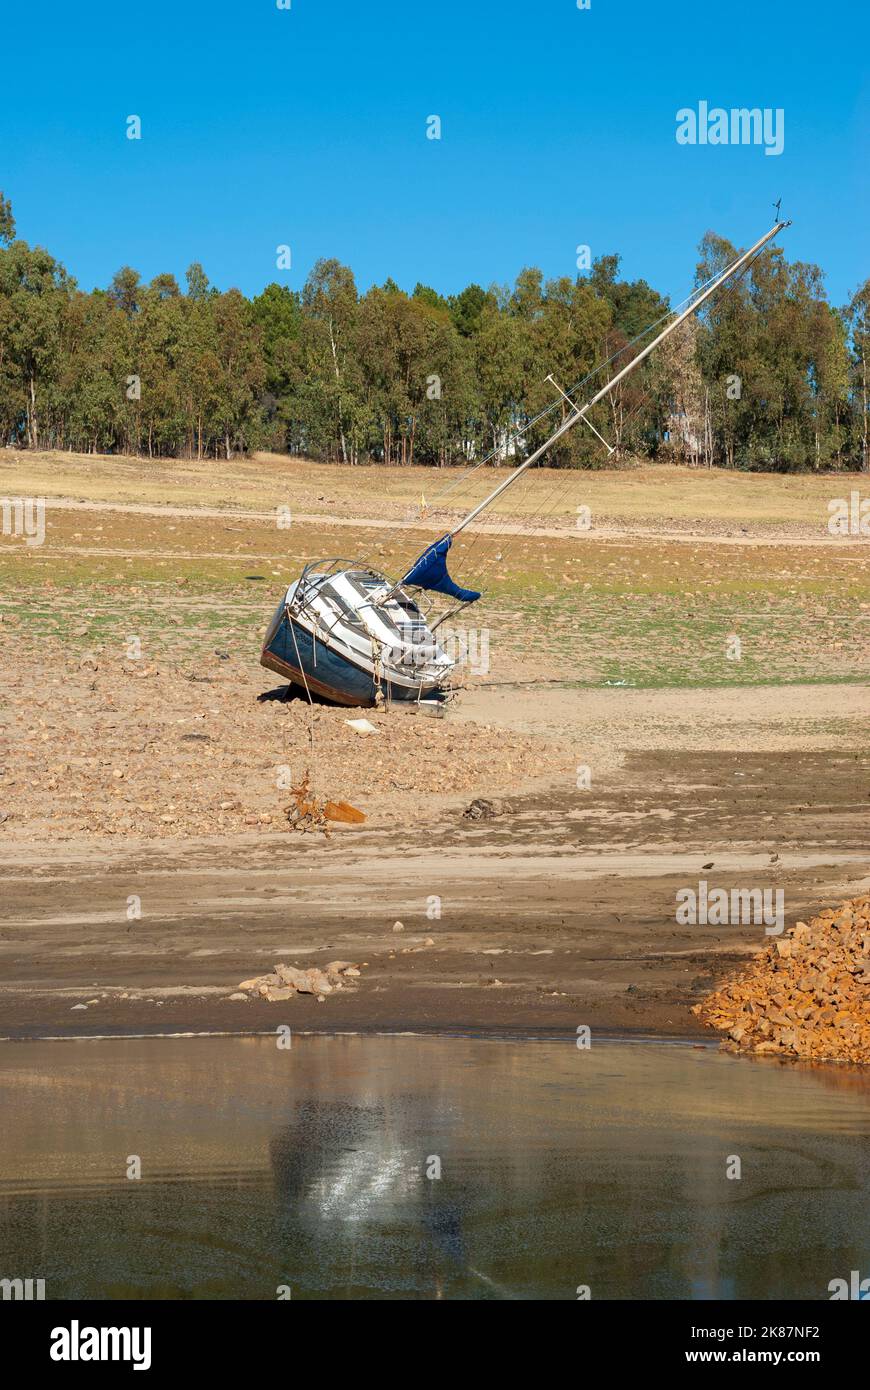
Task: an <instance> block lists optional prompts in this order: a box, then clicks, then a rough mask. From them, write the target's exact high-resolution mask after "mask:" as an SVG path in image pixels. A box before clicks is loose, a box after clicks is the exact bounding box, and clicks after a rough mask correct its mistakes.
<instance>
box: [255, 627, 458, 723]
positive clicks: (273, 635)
mask: <svg viewBox="0 0 870 1390" xmlns="http://www.w3.org/2000/svg"><path fill="white" fill-rule="evenodd" d="M260 663H261V665H263V666H266V667H268V669H269V670H270V671H276V672H277V673H278V674H279V675H281V676H286V678H287V679H288V680H291V681H293V682H294V683H295V684H296V685H300V686H303V687H305V686H306V685H307V688H308V689H309V690H310V691H311V692H312V693H313V694H315V695H320V696H322V698H323V699H326V700H332V701H334V702H335V703H336V704H339V705H366V706H370V705H374V704H375V703H376V700H375V696H376V694H377V692H378V690H380V691H381V693H382V694H383V695H384V697H385V698H386V699H388V700H412V701H414V700H419V699H420V698H421V689H420V686H419V685H414V686H404V685H396V684H395V682H393V681H389V680H387V678H386V677H382V678H381V683H380V686H377V685H376V684H375V680H374V677H373V676H372V675H371V673H370V672H368V671H366V670H364V669H363V668H362V667H360V666H357V665H356V664H355V663H354V662H352V661H348V660H347V658H346V657H344V656H342V655H341V653H340V652H336V651H334V650H333V649H332V648H330V647H327V646H326V645H325V643H324V642H323V641H317V639H316V638H315V637H313V636H312V634H311V633H310V632H309V631H308V630H307V628H304V627H303V626H302V624H301V623H297V622H294V621H293V619H292V618H290V617H289V616H288V614H287V611H286V609H285V610H284V611H283V615H282V616H281V618H280V619H279V621H278V622H277V624H276V623H273V624H272V626H271V627H270V629H269V632H268V633H267V635H266V642H265V645H264V647H263V651H262V655H261V656H260ZM438 694H439V692H438V691H432V692H426V693H425V698H433V697H434V698H437V697H438Z"/></svg>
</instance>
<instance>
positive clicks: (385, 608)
mask: <svg viewBox="0 0 870 1390" xmlns="http://www.w3.org/2000/svg"><path fill="white" fill-rule="evenodd" d="M790 225H791V224H790V222H787V221H780V220H777V222H776V223H775V224H774V226H773V227H771V229H770V230H769V231H768V232H766V233H765V235H764V236H763V237H761V238H760V239H759V240H758V241H757V242H756V243H755V245H754V246H751V247H750V248H749V250H748V251H745V252H744V253H743V254H742V255H741V256H738V257H737V258H736V259H735V260H734V261H733V262H732V263H731V264H730V265H729V266H727V267H726V269H725V270H724V271H722V272H721V274H719V275H717V276H716V277H714V278H713V279H712V280H711V281H710V282H708V283H707V285H706V286H705V287H703V288H702V289H701V290H700V291H699V292H698V293H697V294H696V295H695V296H694V297H693V298H692V299H691V302H690V303H689V305H688V307H687V308H685V309H684V310H682V312H680V313H675V314H674V315H673V317H671V320H670V322H669V323H668V324H667V325H666V327H665V328H664V329H663V330H662V331H661V332H660V333H659V334H658V335H657V336H656V337H655V338H654V339H653V340H652V342H650V343H648V344H647V346H646V347H644V348H642V349H641V350H640V351H639V352H638V353H637V354H636V355H635V356H634V357H633V358H632V359H631V360H630V361H629V362H628V363H626V365H625V366H624V367H622V368H621V369H620V370H619V371H618V372H616V374H615V375H614V376H612V377H611V378H610V380H609V381H607V382H606V383H605V384H604V386H602V387H601V389H600V390H598V391H596V392H595V394H594V395H593V396H591V398H590V399H589V400H588V401H586V402H585V404H583V405H577V403H576V401H574V400H573V399H572V398H571V397H570V396H569V395H567V394H566V393H565V392H563V391H562V390H561V388H560V387H558V386H556V383H555V382H554V383H553V384H554V386H556V389H557V390H559V392H560V395H561V396H562V397H563V398H564V400H566V401H567V402H568V405H569V407H570V413H569V414H568V415H567V416H566V417H565V418H564V419H563V420H562V422H561V424H560V425H559V426H558V428H557V429H555V430H554V431H553V433H552V434H551V435H550V436H549V438H548V439H546V440H545V441H544V443H543V444H541V445H540V447H539V448H537V449H535V450H534V452H533V453H532V454H530V455H529V457H528V458H526V459H524V460H523V461H522V463H520V464H518V465H517V467H516V468H514V469H513V470H512V471H511V472H510V473H509V474H508V475H507V477H506V478H505V479H504V480H503V481H502V482H501V483H500V484H499V485H498V487H496V488H494V489H493V491H492V492H491V493H489V495H488V496H487V497H485V498H484V499H483V501H482V502H478V504H477V505H476V506H475V507H473V508H472V510H471V511H470V512H469V513H468V514H467V516H464V517H463V518H462V519H461V520H460V521H459V522H458V523H457V524H456V525H455V526H453V527H452V529H451V530H449V531H447V532H445V534H444V535H443V536H440V537H439V538H438V539H437V540H435V541H434V542H432V544H431V545H429V546H428V547H427V548H426V549H425V550H424V551H423V553H422V554H421V555H419V556H418V557H417V559H416V560H415V561H414V563H413V564H412V565H411V567H410V568H409V569H408V570H406V572H405V573H404V574H403V575H402V577H401V578H400V579H399V580H398V581H392V580H390V579H389V578H388V577H387V576H386V575H385V574H382V573H381V572H380V571H379V570H376V569H372V568H371V567H370V566H369V565H368V564H366V563H365V562H363V561H349V560H346V559H341V558H338V557H336V558H332V559H326V560H316V561H313V562H312V563H310V564H308V565H306V566H305V568H304V569H303V571H302V573H301V575H300V576H299V578H298V579H297V580H295V581H294V582H293V583H292V584H291V585H290V587H289V588H288V589H287V591H286V593H285V594H284V595H283V596H282V598H281V601H280V603H279V604H278V607H277V608H276V610H275V613H274V616H273V618H272V621H271V622H270V624H269V627H268V630H267V632H266V638H265V641H264V643H263V650H262V653H261V656H260V662H261V664H262V665H263V666H265V667H267V668H268V669H269V670H271V671H275V672H277V673H278V674H279V675H281V676H284V677H286V678H287V679H288V680H290V681H291V682H293V683H294V684H296V685H298V686H301V687H302V688H303V689H304V690H305V692H306V694H307V695H308V698H309V699H311V698H312V697H313V696H314V695H316V696H318V697H320V698H322V699H325V700H328V701H331V702H333V703H335V704H339V705H360V706H372V705H379V704H381V703H382V702H389V701H391V700H402V701H408V700H410V701H415V702H417V703H421V702H424V701H425V702H426V703H437V702H439V701H443V699H444V698H445V697H446V695H447V693H448V691H449V688H450V680H451V675H452V672H453V668H454V665H455V661H454V658H453V657H452V656H450V655H448V653H447V652H446V651H445V650H444V649H443V648H442V647H441V646H440V645H439V642H438V638H437V635H436V634H437V629H438V627H439V626H440V624H441V623H442V622H443V621H444V619H445V618H446V617H447V616H448V614H447V613H445V614H444V615H442V616H441V617H440V618H438V619H437V620H436V621H434V622H432V623H431V626H430V623H429V621H428V617H427V615H426V614H424V611H423V608H424V602H423V596H424V595H425V594H427V593H437V594H442V595H446V596H447V597H448V598H449V599H452V600H454V601H455V602H456V604H457V605H458V608H463V607H464V606H465V605H466V604H470V603H476V602H477V600H478V599H479V598H480V597H481V594H480V593H479V592H478V591H477V590H475V589H466V588H463V587H462V586H461V585H460V584H457V583H456V582H455V581H454V580H453V579H452V578H451V576H450V575H449V573H448V571H447V552H448V551H449V549H450V547H451V545H452V544H453V541H454V540H455V538H456V537H457V536H458V535H459V534H460V532H461V531H464V530H465V528H466V527H467V526H469V525H470V524H471V523H472V522H473V521H475V520H476V518H477V517H478V516H480V515H481V513H482V512H484V511H485V510H486V509H487V508H488V507H489V506H491V505H492V503H493V502H495V501H496V499H497V498H499V497H501V496H502V494H503V493H505V492H507V490H508V488H510V487H512V486H513V485H514V483H516V481H517V479H518V478H520V477H521V476H522V475H523V474H524V473H525V472H526V471H527V470H528V469H529V468H531V467H532V466H533V465H534V464H535V463H537V462H538V460H539V459H540V458H542V457H543V455H544V454H546V453H547V451H548V450H549V449H550V448H552V446H553V444H555V442H556V441H557V440H558V439H560V438H561V437H562V436H563V435H564V434H567V432H568V431H569V430H570V429H573V427H574V426H575V425H576V424H577V423H578V422H580V421H583V423H584V424H586V425H587V426H588V427H589V429H590V430H592V432H593V433H594V434H595V435H596V436H597V437H598V438H599V439H601V438H602V436H601V435H600V434H599V433H598V430H597V429H596V428H595V426H594V425H593V424H592V422H591V421H590V420H589V419H588V418H587V417H588V413H589V411H590V410H591V409H592V407H593V406H594V405H596V404H597V403H598V402H599V401H600V400H603V399H604V397H605V396H607V395H608V394H609V393H610V392H611V391H612V390H613V389H614V387H615V386H617V385H618V383H619V382H620V381H622V380H623V379H624V378H625V377H626V376H628V375H629V373H630V372H633V371H634V370H635V369H636V368H637V367H638V366H640V364H641V362H643V361H644V360H645V359H646V358H647V357H649V355H650V353H651V352H653V351H654V350H655V348H657V347H658V346H659V344H660V343H662V342H664V340H665V339H666V338H668V337H669V336H670V335H671V334H672V333H674V332H675V331H676V330H677V329H678V328H679V327H680V325H681V324H682V323H684V322H685V321H686V319H688V318H689V317H690V316H691V315H692V314H696V313H697V312H698V310H699V309H700V308H701V306H702V305H703V304H705V303H706V302H707V301H708V300H709V299H710V298H711V297H712V296H713V295H714V294H715V293H716V292H717V290H719V289H720V288H721V286H722V285H724V284H725V283H726V281H728V280H729V279H730V278H731V277H732V276H733V275H735V274H737V273H738V272H739V271H741V270H743V269H744V268H746V267H747V266H748V265H749V263H750V262H751V261H752V260H753V259H754V258H755V257H756V256H757V255H758V254H759V253H760V252H761V250H762V249H763V247H764V246H766V245H767V243H768V242H769V241H771V240H772V239H773V238H774V237H775V236H777V235H778V233H779V232H781V231H782V230H783V229H784V228H785V227H788V226H790ZM640 336H641V337H643V336H644V335H643V334H641V335H640ZM548 380H551V381H552V377H550V378H548ZM602 442H603V443H604V444H605V447H607V448H608V449H610V446H609V445H607V442H606V440H603V441H602ZM610 452H612V450H611V451H610ZM456 611H458V609H451V610H450V612H451V613H452V612H456Z"/></svg>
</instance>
